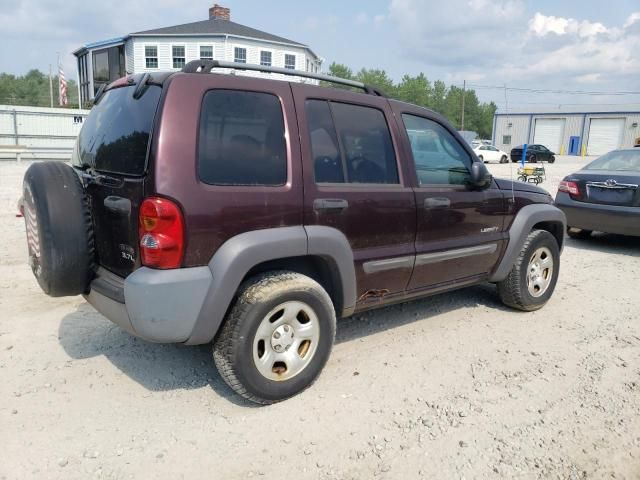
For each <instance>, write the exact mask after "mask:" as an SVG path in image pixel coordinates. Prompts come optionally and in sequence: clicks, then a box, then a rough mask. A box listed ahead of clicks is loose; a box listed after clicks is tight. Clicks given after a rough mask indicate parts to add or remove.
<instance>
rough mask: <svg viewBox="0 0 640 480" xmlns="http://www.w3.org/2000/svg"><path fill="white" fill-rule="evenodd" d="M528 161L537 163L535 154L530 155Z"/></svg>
mask: <svg viewBox="0 0 640 480" xmlns="http://www.w3.org/2000/svg"><path fill="white" fill-rule="evenodd" d="M529 162H530V163H538V157H536V156H535V155H531V156H530V157H529Z"/></svg>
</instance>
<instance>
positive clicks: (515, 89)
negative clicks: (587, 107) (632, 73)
mask: <svg viewBox="0 0 640 480" xmlns="http://www.w3.org/2000/svg"><path fill="white" fill-rule="evenodd" d="M468 86H469V87H472V88H478V89H486V90H505V89H506V90H508V91H510V92H523V93H554V94H562V95H596V96H598V95H602V96H621V95H640V91H619V92H603V91H595V90H551V89H550V90H547V89H542V88H522V87H505V86H504V85H502V86H498V85H478V84H471V83H470V84H468Z"/></svg>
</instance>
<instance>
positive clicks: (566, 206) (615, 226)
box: [555, 148, 640, 238]
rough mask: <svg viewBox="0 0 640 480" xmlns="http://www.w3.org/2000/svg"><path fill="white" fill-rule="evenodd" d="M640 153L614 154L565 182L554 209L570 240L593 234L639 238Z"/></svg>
mask: <svg viewBox="0 0 640 480" xmlns="http://www.w3.org/2000/svg"><path fill="white" fill-rule="evenodd" d="M638 185H640V149H638V148H635V149H634V148H629V149H623V150H614V151H612V152H609V153H607V154H606V155H603V156H602V157H600V158H598V159H597V160H594V161H593V162H591V163H590V164H588V165H587V166H586V167H584V168H583V169H582V170H579V171H577V172H576V173H572V174H571V175H568V176H567V177H565V178H564V180H563V181H562V182H560V185H559V187H558V194H557V195H556V202H555V203H556V206H557V207H558V208H560V209H561V210H562V211H563V212H564V213H565V215H566V217H567V225H568V227H567V228H568V230H567V231H568V233H569V236H571V237H574V238H576V237H588V236H589V235H591V232H593V231H594V230H597V231H600V232H606V233H616V234H620V235H634V236H640V189H639V188H638Z"/></svg>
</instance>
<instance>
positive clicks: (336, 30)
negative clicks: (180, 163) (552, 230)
mask: <svg viewBox="0 0 640 480" xmlns="http://www.w3.org/2000/svg"><path fill="white" fill-rule="evenodd" d="M114 3H115V2H105V1H100V2H94V1H91V0H0V72H10V73H16V74H21V73H25V72H26V71H27V70H29V69H30V68H39V69H41V70H43V71H46V70H48V68H49V64H50V63H53V64H54V65H55V63H56V54H57V52H60V54H61V57H62V61H63V65H64V67H65V69H66V72H67V76H69V77H72V78H74V77H75V63H74V57H73V56H72V55H71V53H70V52H71V51H72V50H74V49H76V48H77V47H79V46H81V45H82V44H85V43H88V42H93V41H96V40H103V39H107V38H112V37H117V36H121V35H124V34H127V33H129V32H135V31H139V30H145V29H150V28H156V27H164V26H169V25H175V24H179V23H188V22H191V21H197V20H203V19H206V18H207V9H208V7H209V6H210V4H211V3H213V1H212V0H191V1H189V2H185V1H183V0H127V1H126V2H118V6H117V8H111V7H109V5H113V4H114ZM220 3H223V4H224V5H225V6H228V7H230V8H231V15H232V20H234V21H236V22H238V23H242V24H245V25H248V26H251V27H254V28H258V29H260V30H265V31H268V32H271V33H274V34H276V35H281V36H283V37H287V38H291V39H294V40H297V41H300V42H303V43H307V44H308V45H310V46H311V47H312V48H314V50H315V51H316V52H317V53H319V54H320V55H321V56H323V57H324V58H325V59H326V65H328V64H329V63H331V62H332V61H337V62H340V63H345V64H347V65H349V66H351V67H352V68H354V69H358V68H360V67H370V68H382V69H385V70H386V71H387V72H388V73H389V74H390V75H391V76H392V77H393V78H394V79H396V80H398V79H400V78H401V76H402V75H403V74H404V73H410V74H416V73H418V72H424V73H425V74H426V75H427V77H428V78H429V79H431V80H436V79H441V80H444V81H445V82H447V83H453V84H461V83H462V81H463V80H466V81H467V83H469V84H471V85H472V86H473V87H474V88H476V91H477V92H478V94H479V96H480V97H481V98H482V99H483V100H494V101H496V103H498V105H499V107H501V108H503V107H504V104H505V100H504V97H505V95H504V91H501V90H498V89H496V88H486V87H495V86H501V85H505V84H506V85H507V86H508V87H515V88H524V89H538V90H559V91H561V92H560V93H548V92H544V93H532V92H528V91H523V92H519V91H517V90H509V92H508V95H507V100H508V104H509V108H526V106H527V105H529V104H532V103H536V104H541V103H543V104H545V105H557V104H564V105H567V104H583V103H606V104H621V105H622V104H634V105H636V104H640V94H634V95H628V94H624V95H622V94H620V95H595V94H591V95H582V94H580V95H577V94H568V93H566V91H568V90H569V91H579V92H584V91H589V92H597V93H602V92H640V2H639V1H638V0H608V1H603V0H563V1H562V2H558V1H552V0H536V1H533V0H529V1H526V0H508V1H499V0H447V1H446V2H441V1H436V0H351V1H345V0H323V1H322V2H301V1H299V0H295V1H294V0H274V1H271V2H264V0H263V1H258V0H222V1H220Z"/></svg>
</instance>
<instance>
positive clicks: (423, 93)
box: [396, 73, 433, 107]
mask: <svg viewBox="0 0 640 480" xmlns="http://www.w3.org/2000/svg"><path fill="white" fill-rule="evenodd" d="M432 95H433V88H432V86H431V83H430V82H429V80H427V77H426V76H425V75H424V73H421V74H420V75H418V76H416V77H411V76H409V75H405V76H404V77H402V80H401V81H400V83H399V84H398V86H397V87H396V98H397V99H398V100H402V101H403V102H408V103H413V104H414V105H420V106H421V107H429V106H430V104H431V97H432Z"/></svg>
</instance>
